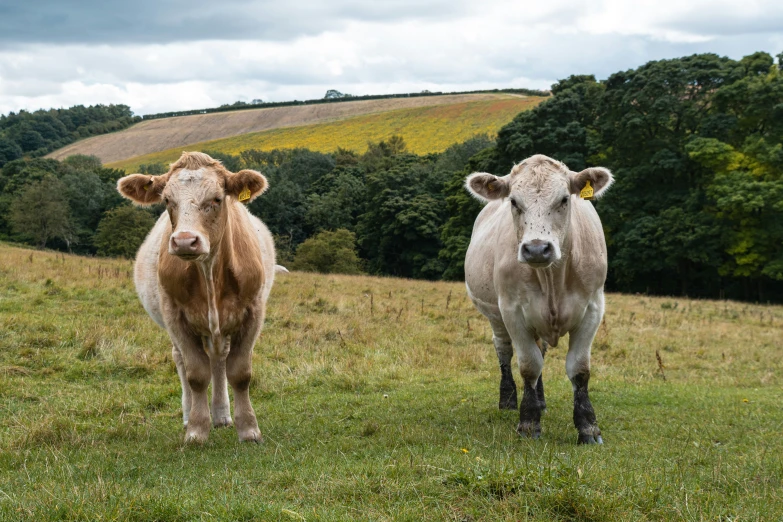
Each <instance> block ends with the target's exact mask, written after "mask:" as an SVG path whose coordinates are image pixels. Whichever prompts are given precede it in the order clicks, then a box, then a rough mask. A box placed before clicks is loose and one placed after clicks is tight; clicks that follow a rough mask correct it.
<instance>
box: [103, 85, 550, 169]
mask: <svg viewBox="0 0 783 522" xmlns="http://www.w3.org/2000/svg"><path fill="white" fill-rule="evenodd" d="M543 99H544V98H540V97H535V96H529V97H521V96H511V95H509V96H507V97H504V98H500V99H496V100H485V101H476V102H465V103H455V104H452V105H438V106H432V107H416V108H411V109H398V110H394V111H387V112H381V113H376V114H367V115H363V116H355V117H352V118H347V119H343V120H338V121H332V122H327V123H317V124H312V125H303V126H300V127H286V128H279V129H273V130H268V131H263V132H253V133H249V134H242V135H239V136H232V137H230V138H222V139H218V140H212V141H204V142H201V143H194V144H192V145H188V146H185V147H177V148H174V149H169V150H164V151H161V152H155V153H151V154H145V155H143V156H137V157H135V158H130V159H127V160H123V161H118V162H115V163H110V164H108V166H109V167H113V168H121V169H125V170H126V171H127V172H132V171H135V170H138V168H139V165H143V164H150V163H164V164H168V163H170V162H172V161H174V160H176V159H177V158H178V157H179V156H180V154H181V153H182V150H196V151H216V152H224V153H228V154H239V153H240V152H242V151H243V150H248V149H258V150H272V149H293V148H297V147H304V148H308V149H310V150H314V151H319V152H332V151H334V150H336V149H337V148H338V147H342V148H344V149H349V150H353V151H356V152H358V153H362V152H364V151H366V150H367V143H368V142H378V141H381V140H384V139H387V138H389V137H390V136H392V135H395V134H396V135H399V136H402V137H403V138H404V139H405V143H406V144H407V145H408V150H409V151H410V152H413V153H416V154H427V153H430V152H442V151H444V150H446V149H447V148H448V147H449V146H451V145H453V144H455V143H459V142H462V141H465V140H466V139H468V138H470V137H471V136H474V135H476V134H489V135H495V134H496V133H497V131H498V130H499V129H500V128H501V127H502V126H503V125H505V124H507V123H508V122H510V121H511V120H512V119H513V118H514V116H516V115H517V114H518V113H520V112H522V111H525V110H528V109H531V108H533V107H535V106H536V105H538V104H539V103H540V102H541V101H542V100H543Z"/></svg>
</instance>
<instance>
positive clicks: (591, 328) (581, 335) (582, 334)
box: [566, 296, 604, 444]
mask: <svg viewBox="0 0 783 522" xmlns="http://www.w3.org/2000/svg"><path fill="white" fill-rule="evenodd" d="M603 304H604V303H603V296H601V298H600V300H598V301H597V302H594V303H591V304H590V305H589V306H588V308H587V312H586V313H585V317H584V319H583V320H582V323H581V324H580V325H579V326H578V327H577V328H576V329H575V330H574V331H572V332H571V336H570V340H569V346H568V355H566V373H567V374H568V378H569V379H570V380H571V385H572V387H573V389H574V425H575V426H576V429H577V431H578V432H579V437H578V439H577V444H603V439H602V438H601V430H600V429H599V428H598V422H597V420H596V417H595V411H594V410H593V405H592V403H591V402H590V397H589V395H588V391H587V384H588V382H589V381H590V345H591V344H592V342H593V337H595V333H596V332H597V331H598V326H599V324H600V323H601V318H602V317H603V311H604V307H603Z"/></svg>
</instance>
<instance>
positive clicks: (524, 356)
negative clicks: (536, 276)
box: [503, 309, 544, 439]
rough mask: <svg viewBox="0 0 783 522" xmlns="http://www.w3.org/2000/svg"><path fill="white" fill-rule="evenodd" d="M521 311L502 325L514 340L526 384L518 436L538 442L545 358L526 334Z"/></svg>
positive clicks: (509, 314)
mask: <svg viewBox="0 0 783 522" xmlns="http://www.w3.org/2000/svg"><path fill="white" fill-rule="evenodd" d="M522 317H523V316H522V314H521V311H519V310H515V309H514V310H507V311H505V310H504V312H503V322H504V323H505V324H506V328H508V332H509V334H511V339H512V340H513V346H514V352H515V354H516V356H517V364H518V365H519V373H520V375H522V380H523V382H524V387H523V392H522V401H521V402H520V404H519V425H517V433H519V434H520V435H522V436H523V437H532V438H534V439H537V438H539V437H540V436H541V409H542V408H541V402H540V401H539V400H538V392H536V387H537V386H538V381H539V379H540V377H541V371H542V370H543V369H544V357H543V355H541V350H540V349H539V347H538V345H537V344H536V340H535V338H534V337H533V335H532V334H531V333H530V332H529V331H528V330H527V327H526V325H525V324H524V322H523V321H522Z"/></svg>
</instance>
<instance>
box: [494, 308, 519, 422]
mask: <svg viewBox="0 0 783 522" xmlns="http://www.w3.org/2000/svg"><path fill="white" fill-rule="evenodd" d="M489 324H490V325H491V326H492V333H493V335H492V343H493V344H494V345H495V353H497V356H498V362H499V363H500V400H499V401H498V407H499V408H500V409H501V410H516V409H517V383H515V382H514V376H513V375H512V373H511V357H513V355H514V348H513V347H512V346H511V337H510V336H509V335H508V331H507V330H506V327H505V325H503V321H490V322H489Z"/></svg>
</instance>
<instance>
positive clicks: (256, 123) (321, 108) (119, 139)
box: [47, 93, 541, 163]
mask: <svg viewBox="0 0 783 522" xmlns="http://www.w3.org/2000/svg"><path fill="white" fill-rule="evenodd" d="M508 99H515V100H521V99H526V98H525V97H524V96H518V95H514V94H505V93H474V94H449V95H441V96H422V97H413V98H386V99H380V100H354V101H346V102H340V103H322V104H310V105H292V106H287V107H272V108H265V109H248V110H242V111H227V112H218V113H209V114H195V115H189V116H175V117H171V118H159V119H153V120H144V121H142V122H140V123H137V124H136V125H133V126H131V127H129V128H127V129H125V130H122V131H119V132H112V133H109V134H103V135H100V136H93V137H91V138H86V139H83V140H79V141H77V142H75V143H72V144H70V145H67V146H65V147H63V148H61V149H58V150H56V151H54V152H52V153H51V154H48V155H47V157H51V158H55V159H64V158H66V157H68V156H70V155H72V154H91V155H94V156H98V157H99V158H100V159H101V161H102V162H103V163H111V162H116V161H121V160H126V159H129V158H133V157H136V156H140V155H142V154H150V153H153V152H160V151H163V150H166V149H170V148H177V147H179V148H180V149H181V148H182V147H185V146H188V145H190V144H193V143H200V142H203V141H208V140H216V139H219V138H228V137H231V136H238V135H241V134H247V133H249V132H260V131H265V130H270V129H278V128H282V127H297V126H302V125H310V124H314V123H324V122H329V121H337V120H343V119H346V118H351V117H354V116H359V115H365V114H377V113H381V112H387V111H394V110H398V109H411V108H415V107H433V106H439V105H453V104H459V103H466V102H477V101H492V100H508ZM536 99H538V100H540V99H541V98H536ZM494 130H497V129H494ZM494 130H493V132H494Z"/></svg>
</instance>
